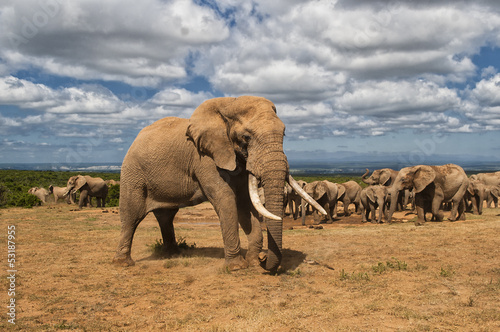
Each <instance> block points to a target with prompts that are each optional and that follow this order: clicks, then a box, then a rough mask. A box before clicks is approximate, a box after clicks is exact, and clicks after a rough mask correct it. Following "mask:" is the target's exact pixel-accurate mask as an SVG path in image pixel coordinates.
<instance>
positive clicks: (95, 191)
mask: <svg viewBox="0 0 500 332" xmlns="http://www.w3.org/2000/svg"><path fill="white" fill-rule="evenodd" d="M78 190H80V200H79V202H78V208H79V209H81V208H82V207H83V206H84V205H86V203H87V202H89V201H90V199H91V197H95V198H96V199H97V207H104V205H105V203H106V197H107V196H108V186H107V185H106V182H104V180H103V179H101V178H93V177H91V176H88V175H85V176H83V175H77V176H72V177H70V178H69V180H68V184H67V185H66V191H65V193H64V195H65V196H66V195H69V194H70V193H71V191H78Z"/></svg>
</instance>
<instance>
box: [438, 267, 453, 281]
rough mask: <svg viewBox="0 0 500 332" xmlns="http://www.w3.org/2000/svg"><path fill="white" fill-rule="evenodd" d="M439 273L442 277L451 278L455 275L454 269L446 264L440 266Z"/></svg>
mask: <svg viewBox="0 0 500 332" xmlns="http://www.w3.org/2000/svg"><path fill="white" fill-rule="evenodd" d="M439 275H440V276H441V277H444V278H451V277H453V276H454V275H455V271H454V270H453V267H452V266H450V265H448V266H447V267H445V268H444V267H442V266H441V272H439Z"/></svg>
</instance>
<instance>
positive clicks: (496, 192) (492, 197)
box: [484, 185, 500, 209]
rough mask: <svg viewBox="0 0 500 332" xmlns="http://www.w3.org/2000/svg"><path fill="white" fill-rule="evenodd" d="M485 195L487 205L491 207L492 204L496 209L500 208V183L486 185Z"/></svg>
mask: <svg viewBox="0 0 500 332" xmlns="http://www.w3.org/2000/svg"><path fill="white" fill-rule="evenodd" d="M484 196H485V199H486V207H487V208H490V207H491V204H493V207H494V208H495V209H497V208H498V199H499V198H500V185H498V186H484Z"/></svg>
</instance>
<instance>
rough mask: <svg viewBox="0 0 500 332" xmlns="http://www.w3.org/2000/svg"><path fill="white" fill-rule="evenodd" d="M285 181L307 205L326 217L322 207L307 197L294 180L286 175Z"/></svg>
mask: <svg viewBox="0 0 500 332" xmlns="http://www.w3.org/2000/svg"><path fill="white" fill-rule="evenodd" d="M287 180H288V184H289V185H290V186H292V188H293V190H295V192H297V194H299V195H300V197H302V198H303V199H304V200H305V201H306V202H307V203H309V204H311V206H313V207H314V208H315V209H316V210H318V211H319V213H321V214H322V215H324V216H326V215H327V213H326V211H325V209H323V207H322V206H321V205H319V204H318V202H316V201H315V200H314V199H313V198H312V197H311V196H309V195H308V194H307V193H306V192H305V190H304V189H302V188H301V187H300V185H299V184H298V183H297V181H295V179H294V178H292V176H291V175H290V174H288V177H287Z"/></svg>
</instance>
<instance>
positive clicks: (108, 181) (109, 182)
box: [104, 179, 120, 187]
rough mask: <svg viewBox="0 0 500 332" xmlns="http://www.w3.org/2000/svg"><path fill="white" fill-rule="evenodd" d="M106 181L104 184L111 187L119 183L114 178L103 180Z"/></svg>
mask: <svg viewBox="0 0 500 332" xmlns="http://www.w3.org/2000/svg"><path fill="white" fill-rule="evenodd" d="M104 182H106V184H107V185H108V187H111V186H116V185H119V184H120V181H116V180H113V179H111V180H106V181H104Z"/></svg>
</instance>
